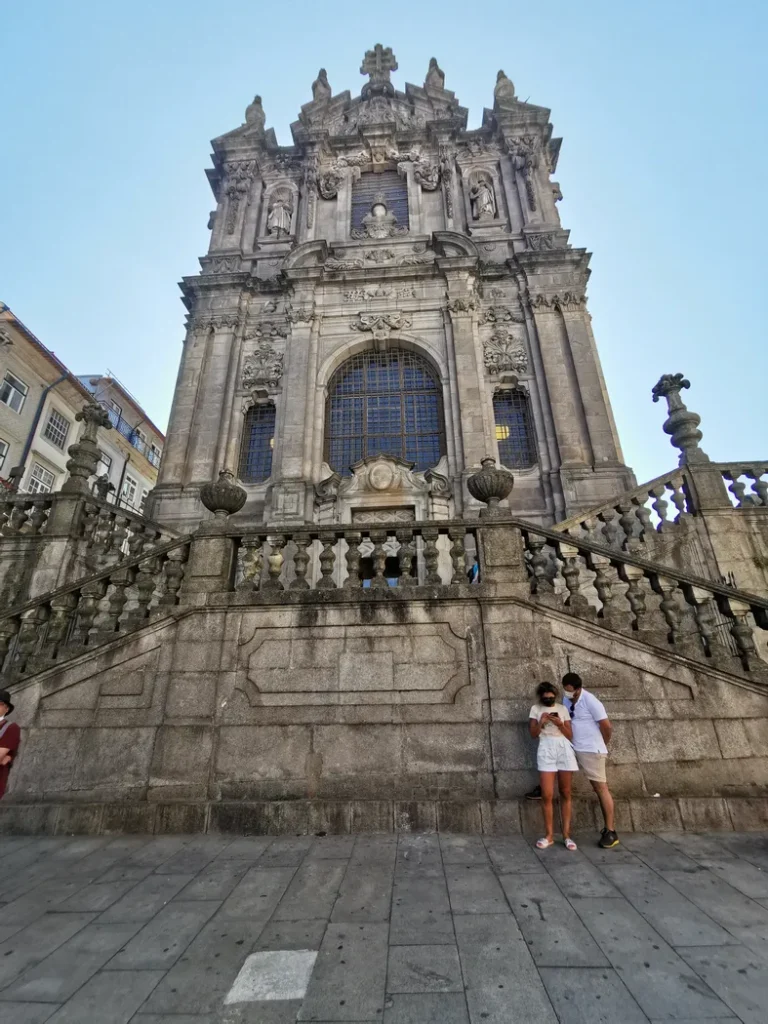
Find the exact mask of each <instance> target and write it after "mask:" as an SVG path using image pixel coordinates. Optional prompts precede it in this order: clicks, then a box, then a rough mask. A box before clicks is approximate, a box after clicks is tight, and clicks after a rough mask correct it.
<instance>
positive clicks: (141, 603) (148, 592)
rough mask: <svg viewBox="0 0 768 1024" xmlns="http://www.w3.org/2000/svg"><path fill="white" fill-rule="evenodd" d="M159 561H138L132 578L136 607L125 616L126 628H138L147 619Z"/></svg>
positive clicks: (152, 559)
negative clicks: (136, 569) (136, 570)
mask: <svg viewBox="0 0 768 1024" xmlns="http://www.w3.org/2000/svg"><path fill="white" fill-rule="evenodd" d="M159 570H160V566H159V561H158V559H157V558H152V557H149V558H145V559H144V561H143V562H141V563H139V567H138V572H137V573H136V578H135V580H134V586H135V587H136V607H135V608H134V609H133V610H132V611H131V613H130V614H129V615H128V616H127V617H126V624H125V625H126V629H138V628H139V627H140V626H143V625H144V623H145V622H147V620H148V619H149V609H150V606H151V604H152V598H153V597H154V596H155V586H156V583H157V577H158V575H159Z"/></svg>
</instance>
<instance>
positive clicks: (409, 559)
mask: <svg viewBox="0 0 768 1024" xmlns="http://www.w3.org/2000/svg"><path fill="white" fill-rule="evenodd" d="M395 537H396V538H397V542H398V544H399V545H400V549H399V550H398V552H397V564H398V565H399V566H400V578H399V580H398V586H401V587H413V586H415V585H416V584H417V583H418V582H419V581H418V579H417V578H416V577H415V576H414V575H413V560H414V558H415V557H416V548H415V546H414V543H413V530H412V529H410V527H403V528H401V529H399V530H396V531H395Z"/></svg>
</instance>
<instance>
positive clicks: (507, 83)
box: [493, 71, 517, 107]
mask: <svg viewBox="0 0 768 1024" xmlns="http://www.w3.org/2000/svg"><path fill="white" fill-rule="evenodd" d="M493 98H494V99H495V100H496V106H497V107H510V106H512V104H513V103H516V102H517V96H515V87H514V85H513V84H512V80H511V79H509V78H507V76H506V75H505V74H504V72H503V71H500V72H499V73H498V75H496V88H495V89H494V90H493Z"/></svg>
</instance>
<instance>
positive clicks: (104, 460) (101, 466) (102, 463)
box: [95, 452, 112, 476]
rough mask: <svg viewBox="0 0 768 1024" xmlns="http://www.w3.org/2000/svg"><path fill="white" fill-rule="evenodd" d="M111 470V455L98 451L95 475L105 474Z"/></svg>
mask: <svg viewBox="0 0 768 1024" xmlns="http://www.w3.org/2000/svg"><path fill="white" fill-rule="evenodd" d="M111 472H112V456H111V455H105V454H104V452H99V463H98V465H97V466H96V473H95V475H96V476H104V474H105V473H106V475H107V476H109V475H110V473H111Z"/></svg>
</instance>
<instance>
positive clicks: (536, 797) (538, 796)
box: [525, 786, 541, 800]
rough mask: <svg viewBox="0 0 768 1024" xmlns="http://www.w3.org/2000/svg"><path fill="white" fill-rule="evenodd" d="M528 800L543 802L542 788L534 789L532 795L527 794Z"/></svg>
mask: <svg viewBox="0 0 768 1024" xmlns="http://www.w3.org/2000/svg"><path fill="white" fill-rule="evenodd" d="M525 799H526V800H541V786H537V787H536V788H535V789H532V790H531V792H530V793H526V794H525Z"/></svg>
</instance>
